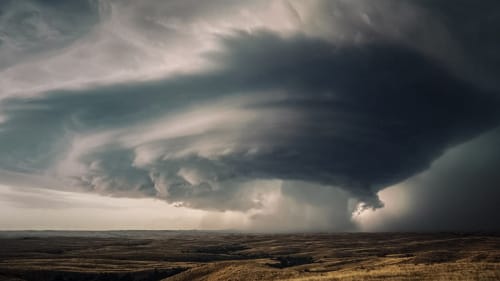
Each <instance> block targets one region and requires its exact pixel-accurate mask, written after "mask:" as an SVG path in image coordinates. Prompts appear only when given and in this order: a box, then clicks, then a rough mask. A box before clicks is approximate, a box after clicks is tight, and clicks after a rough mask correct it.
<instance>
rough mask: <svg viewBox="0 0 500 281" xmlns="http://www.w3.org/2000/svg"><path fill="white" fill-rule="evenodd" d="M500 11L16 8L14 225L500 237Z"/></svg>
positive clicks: (453, 7) (8, 22)
mask: <svg viewBox="0 0 500 281" xmlns="http://www.w3.org/2000/svg"><path fill="white" fill-rule="evenodd" d="M498 26H500V2H498V1H497V0H482V1H480V2H477V1H469V0H454V1H448V0H349V1H348V0H306V1H303V0H273V1H268V0H265V1H264V0H249V1H229V0H211V1H195V0H167V1H158V0H144V1H133V0H4V1H1V2H0V230H19V229H64V230H70V229H75V230H109V229H200V230H219V229H225V230H237V231H257V232H295V231H300V232H303V231H306V232H309V231H313V232H315V231H343V232H350V231H491V230H499V229H500V207H498V206H500V170H499V169H500V168H499V167H500V84H499V83H498V81H499V78H500V53H499V52H498V49H499V47H500V37H499V36H498Z"/></svg>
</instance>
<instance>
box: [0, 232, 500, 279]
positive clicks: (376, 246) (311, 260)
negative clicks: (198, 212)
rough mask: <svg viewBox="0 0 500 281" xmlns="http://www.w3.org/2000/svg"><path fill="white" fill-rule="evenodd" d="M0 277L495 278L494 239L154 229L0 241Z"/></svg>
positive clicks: (499, 262)
mask: <svg viewBox="0 0 500 281" xmlns="http://www.w3.org/2000/svg"><path fill="white" fill-rule="evenodd" d="M3 280H17V281H22V280H24V281H35V280H41V281H66V280H67V281H69V280H74V281H86V280H89V281H106V280H118V281H159V280H164V281H187V280H190V281H196V280H296V281H306V280H307V281H314V280H500V236H498V235H492V234H490V235H485V234H452V233H436V234H412V233H380V234H366V233H358V234H348V233H345V234H280V235H278V234H275V235H271V234H224V233H198V232H176V233H172V232H169V233H168V235H167V234H165V235H162V233H158V232H157V233H154V235H153V234H151V236H148V235H147V233H146V234H144V233H142V234H141V235H140V236H138V235H137V236H135V235H125V236H122V237H106V238H103V237H89V236H87V237H52V236H51V237H33V236H30V237H14V238H2V239H0V281H3Z"/></svg>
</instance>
